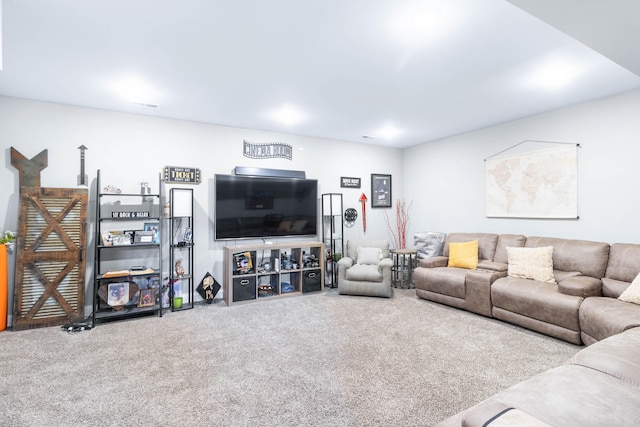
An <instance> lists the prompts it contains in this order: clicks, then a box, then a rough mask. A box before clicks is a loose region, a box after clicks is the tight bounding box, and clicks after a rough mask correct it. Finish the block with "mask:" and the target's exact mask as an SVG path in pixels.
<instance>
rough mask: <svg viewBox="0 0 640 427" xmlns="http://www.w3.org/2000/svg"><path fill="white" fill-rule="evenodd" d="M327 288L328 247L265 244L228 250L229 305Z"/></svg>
mask: <svg viewBox="0 0 640 427" xmlns="http://www.w3.org/2000/svg"><path fill="white" fill-rule="evenodd" d="M323 289H324V244H323V243H321V242H289V243H265V244H255V245H229V246H225V247H224V300H225V302H226V303H227V305H233V304H240V303H248V302H253V301H258V300H267V299H274V298H282V297H289V296H295V295H301V294H305V293H309V292H320V291H322V290H323Z"/></svg>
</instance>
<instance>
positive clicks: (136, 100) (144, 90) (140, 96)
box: [113, 77, 160, 108]
mask: <svg viewBox="0 0 640 427" xmlns="http://www.w3.org/2000/svg"><path fill="white" fill-rule="evenodd" d="M113 90H114V91H115V92H116V93H117V94H118V95H119V96H120V97H121V98H122V99H125V100H126V101H127V102H131V103H133V104H137V105H142V106H145V107H151V108H157V107H158V104H157V103H156V102H153V101H152V100H153V99H158V98H159V96H160V91H158V90H157V89H156V88H154V87H153V86H152V85H150V84H148V83H146V82H145V81H144V80H142V79H140V78H138V77H125V78H123V79H120V80H118V81H116V82H114V83H113Z"/></svg>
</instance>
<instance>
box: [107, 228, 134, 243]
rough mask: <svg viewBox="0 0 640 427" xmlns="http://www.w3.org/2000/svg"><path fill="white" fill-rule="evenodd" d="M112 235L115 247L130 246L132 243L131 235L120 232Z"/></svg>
mask: <svg viewBox="0 0 640 427" xmlns="http://www.w3.org/2000/svg"><path fill="white" fill-rule="evenodd" d="M111 235H112V242H113V246H125V245H130V244H131V243H132V241H131V234H127V233H123V232H120V231H116V232H114V231H112V232H111Z"/></svg>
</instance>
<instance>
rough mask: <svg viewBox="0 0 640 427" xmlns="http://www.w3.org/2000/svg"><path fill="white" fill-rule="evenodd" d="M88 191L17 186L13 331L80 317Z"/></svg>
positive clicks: (82, 307) (82, 305) (82, 308)
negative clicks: (17, 215) (17, 210)
mask: <svg viewBox="0 0 640 427" xmlns="http://www.w3.org/2000/svg"><path fill="white" fill-rule="evenodd" d="M87 200H88V195H87V190H86V189H72V188H42V187H39V186H38V187H35V186H34V187H21V188H20V218H19V230H18V236H19V237H18V242H17V249H18V251H17V254H18V257H17V260H16V280H15V289H14V310H13V311H14V319H13V329H14V330H21V329H29V328H36V327H41V326H53V325H61V324H64V323H69V322H73V321H77V320H78V319H79V318H80V317H83V315H84V281H85V242H86V218H87Z"/></svg>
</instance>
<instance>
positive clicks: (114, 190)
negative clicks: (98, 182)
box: [102, 184, 122, 194]
mask: <svg viewBox="0 0 640 427" xmlns="http://www.w3.org/2000/svg"><path fill="white" fill-rule="evenodd" d="M102 192H103V193H104V194H120V193H122V191H120V189H119V188H116V186H115V185H111V184H109V185H107V186H106V187H104V188H103V189H102Z"/></svg>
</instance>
